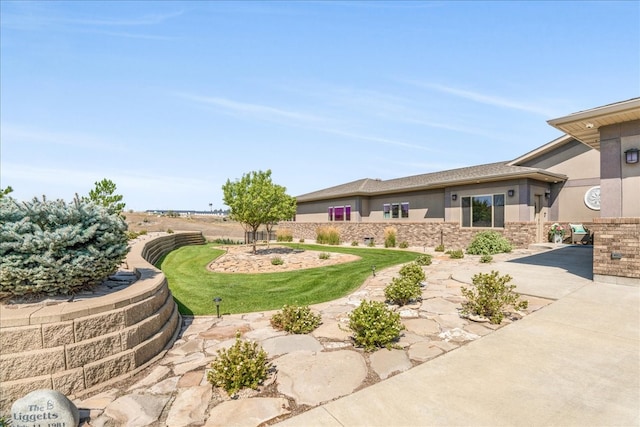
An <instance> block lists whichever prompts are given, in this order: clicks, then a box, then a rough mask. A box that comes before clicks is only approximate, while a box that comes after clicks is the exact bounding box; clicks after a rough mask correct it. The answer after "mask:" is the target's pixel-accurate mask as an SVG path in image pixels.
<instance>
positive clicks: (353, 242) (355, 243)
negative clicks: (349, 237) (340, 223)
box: [351, 240, 359, 246]
mask: <svg viewBox="0 0 640 427" xmlns="http://www.w3.org/2000/svg"><path fill="white" fill-rule="evenodd" d="M358 245H359V243H358V242H357V241H356V240H354V241H352V242H351V246H358Z"/></svg>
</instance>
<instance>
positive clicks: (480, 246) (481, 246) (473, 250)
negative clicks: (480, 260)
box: [467, 231, 512, 255]
mask: <svg viewBox="0 0 640 427" xmlns="http://www.w3.org/2000/svg"><path fill="white" fill-rule="evenodd" d="M511 250H512V246H511V243H509V241H508V240H507V239H506V238H505V237H504V236H503V235H502V234H500V233H498V232H496V231H481V232H479V233H478V234H476V235H475V236H474V237H473V240H472V241H471V243H470V244H469V247H468V248H467V253H468V254H471V255H495V254H500V253H509V252H511Z"/></svg>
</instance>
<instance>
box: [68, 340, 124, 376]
mask: <svg viewBox="0 0 640 427" xmlns="http://www.w3.org/2000/svg"><path fill="white" fill-rule="evenodd" d="M121 351H122V343H121V341H120V333H117V332H116V333H112V334H109V335H103V336H100V337H98V338H93V339H90V340H85V341H82V342H79V343H75V344H70V345H68V346H67V347H66V349H65V356H66V361H67V368H69V369H72V368H78V367H80V366H84V365H86V364H87V363H91V362H95V361H97V360H100V359H104V358H105V357H109V356H112V355H114V354H117V353H120V352H121Z"/></svg>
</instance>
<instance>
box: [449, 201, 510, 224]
mask: <svg viewBox="0 0 640 427" xmlns="http://www.w3.org/2000/svg"><path fill="white" fill-rule="evenodd" d="M481 198H484V199H485V200H486V198H489V202H490V208H491V209H490V215H491V218H490V222H491V224H490V225H475V224H476V223H477V222H478V221H480V220H479V219H474V209H473V207H474V199H481ZM506 200H507V199H506V194H505V193H491V194H475V195H469V196H463V197H461V198H460V226H461V227H462V228H504V227H505V213H506ZM477 215H480V213H477Z"/></svg>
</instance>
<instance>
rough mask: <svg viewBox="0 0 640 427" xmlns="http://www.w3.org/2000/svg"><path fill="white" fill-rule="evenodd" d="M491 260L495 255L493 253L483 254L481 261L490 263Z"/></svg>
mask: <svg viewBox="0 0 640 427" xmlns="http://www.w3.org/2000/svg"><path fill="white" fill-rule="evenodd" d="M491 261H493V257H492V256H491V255H482V256H481V257H480V262H481V263H483V264H489V263H490V262H491Z"/></svg>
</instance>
